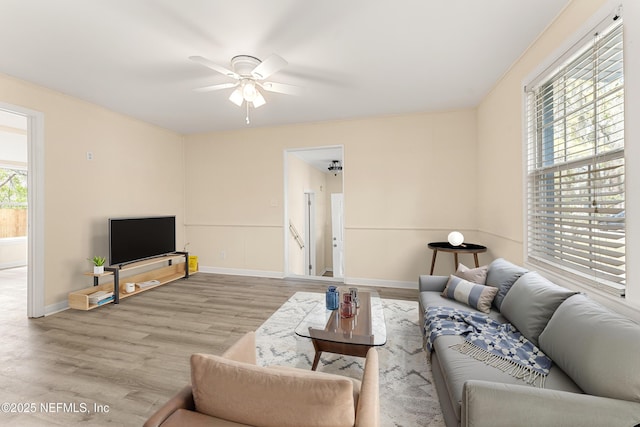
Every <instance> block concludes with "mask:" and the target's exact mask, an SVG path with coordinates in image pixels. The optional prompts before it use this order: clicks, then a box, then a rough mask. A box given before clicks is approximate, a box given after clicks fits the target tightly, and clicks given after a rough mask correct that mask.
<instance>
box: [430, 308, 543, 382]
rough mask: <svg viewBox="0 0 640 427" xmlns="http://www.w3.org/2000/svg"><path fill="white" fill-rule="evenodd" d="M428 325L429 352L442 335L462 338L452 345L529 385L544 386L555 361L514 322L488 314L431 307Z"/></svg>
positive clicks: (461, 351)
mask: <svg viewBox="0 0 640 427" xmlns="http://www.w3.org/2000/svg"><path fill="white" fill-rule="evenodd" d="M424 323H425V324H424V332H425V336H426V337H427V351H429V352H431V351H432V349H433V341H434V340H435V339H436V338H437V337H439V336H442V335H462V336H464V339H465V341H464V342H463V343H461V344H456V345H453V346H451V348H452V349H454V350H457V351H459V352H460V353H463V354H467V355H469V356H471V357H473V358H474V359H476V360H480V361H482V362H484V363H486V364H487V365H489V366H493V367H495V368H498V369H500V370H501V371H503V372H506V373H507V374H509V375H511V376H513V377H515V378H518V379H521V380H523V381H525V382H526V383H527V384H531V385H538V386H539V387H544V380H545V378H546V376H547V374H549V369H550V368H551V359H549V358H548V357H547V356H546V355H545V354H544V353H543V352H542V351H541V350H540V349H539V348H538V347H536V346H535V345H534V344H533V343H532V342H531V341H529V340H528V339H526V338H525V337H523V336H522V334H521V333H520V332H518V330H517V329H516V328H515V327H514V326H513V325H511V324H510V323H500V322H497V321H495V320H493V319H491V318H490V317H489V316H487V315H486V314H482V313H477V312H470V311H466V310H459V309H455V308H451V307H429V308H427V310H426V312H425V322H424ZM536 383H537V384H536Z"/></svg>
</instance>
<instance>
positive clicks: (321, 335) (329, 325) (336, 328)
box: [296, 292, 386, 371]
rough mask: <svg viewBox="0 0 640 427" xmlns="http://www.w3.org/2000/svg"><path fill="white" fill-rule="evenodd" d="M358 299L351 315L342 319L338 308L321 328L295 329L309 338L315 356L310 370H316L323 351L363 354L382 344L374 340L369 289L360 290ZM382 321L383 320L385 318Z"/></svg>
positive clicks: (297, 332) (363, 355)
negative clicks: (358, 303)
mask: <svg viewBox="0 0 640 427" xmlns="http://www.w3.org/2000/svg"><path fill="white" fill-rule="evenodd" d="M376 297H377V296H376ZM359 298H360V307H358V309H357V310H356V314H355V316H354V317H351V318H341V317H340V313H339V310H333V312H331V314H330V316H329V319H328V320H327V322H326V325H325V327H324V328H323V329H320V328H314V327H309V328H308V330H304V331H300V330H299V329H298V328H296V334H297V335H300V336H303V337H306V338H310V339H311V342H312V343H313V348H314V349H315V356H314V358H313V364H312V365H311V370H313V371H315V370H316V368H317V367H318V363H319V362H320V356H321V355H322V353H323V352H328V353H335V354H344V355H347V356H356V357H366V355H367V352H368V351H369V349H370V348H372V347H377V346H380V345H384V342H382V343H374V342H375V339H374V334H373V314H372V309H371V300H372V298H373V296H372V295H371V293H369V292H360V294H359ZM319 306H321V307H322V308H324V302H322V303H320V304H319ZM314 309H316V310H317V309H319V308H318V307H316V308H314ZM309 315H310V313H308V314H307V316H305V319H304V320H303V321H302V322H301V324H302V323H305V321H306V320H307V317H308V316H309ZM382 321H383V322H384V318H383V319H382ZM385 329H386V328H385ZM385 342H386V332H385Z"/></svg>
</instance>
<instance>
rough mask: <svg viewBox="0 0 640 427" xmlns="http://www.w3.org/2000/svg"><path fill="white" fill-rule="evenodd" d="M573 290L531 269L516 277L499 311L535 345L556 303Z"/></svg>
mask: <svg viewBox="0 0 640 427" xmlns="http://www.w3.org/2000/svg"><path fill="white" fill-rule="evenodd" d="M575 294H577V292H574V291H570V290H569V289H566V288H563V287H561V286H558V285H555V284H553V283H551V282H550V281H549V280H547V279H545V278H544V277H542V276H541V275H540V274H538V273H537V272H535V271H531V272H529V273H527V274H524V275H522V276H520V278H519V279H518V280H516V282H515V283H514V284H513V286H512V287H511V290H509V292H508V293H507V296H505V298H504V301H503V302H502V306H501V308H500V312H501V313H502V315H503V316H504V317H506V318H507V320H509V322H510V323H511V324H512V325H513V326H515V327H516V328H517V329H518V330H519V331H520V333H521V334H522V335H524V337H525V338H527V339H528V340H529V341H531V342H532V343H534V344H535V345H538V337H539V336H540V334H541V333H542V331H543V330H544V328H545V326H547V323H548V322H549V319H551V316H553V313H554V312H555V311H556V309H557V308H558V306H559V305H560V304H562V302H563V301H564V300H566V299H567V298H569V297H570V296H572V295H575Z"/></svg>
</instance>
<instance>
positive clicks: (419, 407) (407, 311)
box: [256, 292, 444, 427]
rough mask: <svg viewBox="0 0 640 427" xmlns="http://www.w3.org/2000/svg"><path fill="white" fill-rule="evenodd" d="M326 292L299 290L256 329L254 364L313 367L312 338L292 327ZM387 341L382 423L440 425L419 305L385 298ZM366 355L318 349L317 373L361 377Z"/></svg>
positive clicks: (382, 366) (380, 350) (382, 360)
mask: <svg viewBox="0 0 640 427" xmlns="http://www.w3.org/2000/svg"><path fill="white" fill-rule="evenodd" d="M318 303H322V304H324V294H318V293H310V292H298V293H296V294H295V295H294V296H292V297H291V298H290V299H289V300H288V301H287V302H286V303H284V304H283V305H282V307H280V308H279V309H278V311H276V312H275V313H274V314H273V315H272V316H271V317H270V318H269V319H267V321H266V322H265V323H264V324H263V325H262V326H260V328H258V330H257V331H256V341H257V351H258V364H260V365H285V366H296V367H298V368H304V369H311V364H312V362H313V357H314V350H313V344H311V340H309V339H307V338H302V337H299V336H297V335H296V334H295V333H294V329H295V327H296V326H297V325H298V323H299V322H300V321H301V320H302V319H303V318H304V316H305V314H306V313H307V312H309V311H310V310H311V308H313V307H314V306H315V305H316V304H318ZM382 304H383V307H384V314H385V322H386V325H387V343H386V344H385V345H384V346H381V347H377V349H378V354H379V359H380V417H381V426H382V427H394V426H398V427H399V426H402V427H413V426H429V427H442V426H444V421H443V420H442V413H441V412H440V403H439V401H438V396H437V394H436V390H435V387H434V386H433V385H432V377H431V368H430V367H429V365H428V364H427V360H426V354H425V352H424V350H423V349H422V338H421V336H420V327H419V326H418V303H417V302H413V301H400V300H391V299H383V300H382ZM363 366H364V359H363V358H360V357H352V356H342V355H338V354H331V353H322V357H321V359H320V363H319V365H318V371H322V372H329V373H333V374H339V375H344V376H348V377H353V378H357V379H361V378H362V369H363Z"/></svg>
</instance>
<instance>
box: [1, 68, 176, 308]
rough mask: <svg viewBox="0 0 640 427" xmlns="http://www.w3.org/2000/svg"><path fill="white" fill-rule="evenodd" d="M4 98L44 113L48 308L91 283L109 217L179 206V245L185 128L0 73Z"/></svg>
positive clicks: (173, 211) (157, 212) (105, 244)
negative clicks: (176, 129) (180, 131)
mask: <svg viewBox="0 0 640 427" xmlns="http://www.w3.org/2000/svg"><path fill="white" fill-rule="evenodd" d="M0 102H3V103H7V104H11V105H16V106H19V107H23V108H26V109H30V110H35V111H38V112H41V113H44V121H45V123H44V146H45V150H44V151H45V164H44V182H45V189H44V194H45V206H44V211H45V223H44V242H45V248H44V253H45V269H44V277H45V298H44V301H45V306H46V307H48V311H50V310H52V309H55V308H56V307H60V308H62V307H63V306H64V304H65V303H66V300H67V294H68V293H69V292H70V291H72V290H77V289H81V288H83V287H86V286H88V285H90V284H91V280H90V279H89V278H88V277H86V276H83V275H82V273H83V272H85V271H89V269H90V264H89V262H88V261H87V260H86V258H88V257H91V256H93V255H104V256H107V255H108V249H109V245H108V224H107V219H108V218H109V217H114V216H120V217H121V216H138V215H165V214H166V215H173V214H175V215H177V224H179V226H178V227H177V232H178V234H177V242H178V248H180V249H181V247H182V245H183V241H184V240H183V237H184V236H183V227H182V223H183V210H184V198H183V196H184V166H183V162H182V160H181V159H182V136H180V135H178V134H175V133H173V132H169V131H166V130H163V129H160V128H157V127H154V126H151V125H148V124H145V123H142V122H140V121H136V120H133V119H131V118H128V117H125V116H122V115H119V114H115V113H113V112H110V111H108V110H106V109H104V108H100V107H97V106H95V105H93V104H90V103H87V102H83V101H80V100H78V99H75V98H72V97H70V96H66V95H63V94H60V93H57V92H54V91H51V90H48V89H44V88H41V87H38V86H35V85H31V84H28V83H25V82H22V81H19V80H16V79H13V78H10V77H7V76H2V75H0ZM88 151H90V152H92V153H93V155H94V160H91V161H89V160H87V159H86V153H87V152H88Z"/></svg>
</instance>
